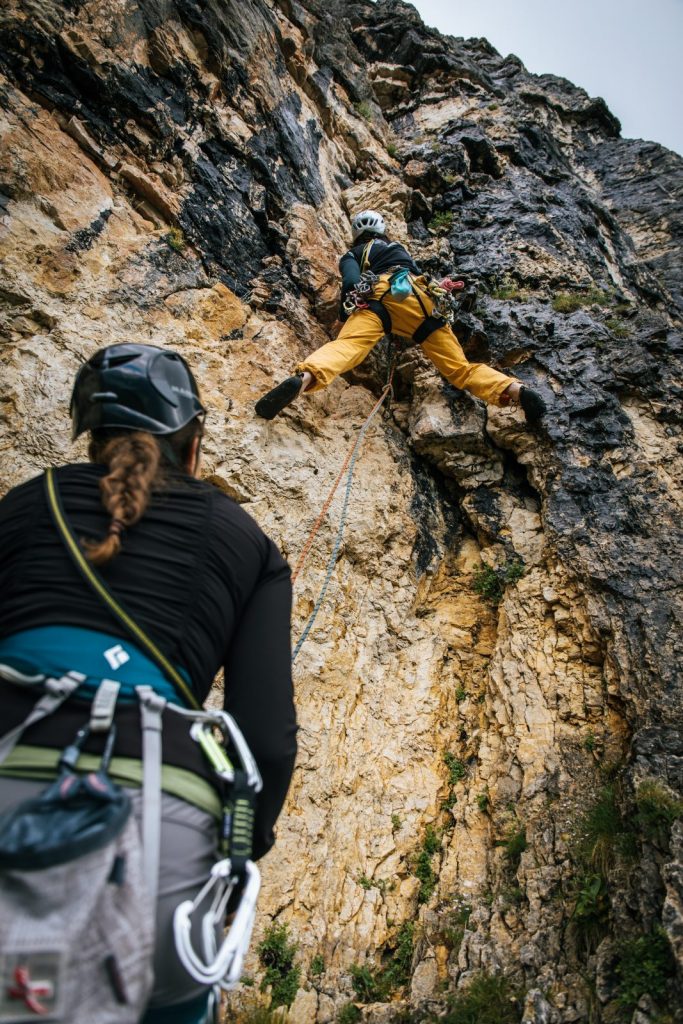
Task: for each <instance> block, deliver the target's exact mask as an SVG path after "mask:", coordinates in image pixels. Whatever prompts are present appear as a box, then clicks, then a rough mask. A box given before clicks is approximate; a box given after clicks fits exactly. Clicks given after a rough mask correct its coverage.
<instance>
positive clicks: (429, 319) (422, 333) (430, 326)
mask: <svg viewBox="0 0 683 1024" xmlns="http://www.w3.org/2000/svg"><path fill="white" fill-rule="evenodd" d="M410 283H411V284H412V286H413V295H414V296H415V298H416V299H417V301H418V302H419V303H420V309H421V310H422V313H423V315H424V320H423V321H422V323H421V324H420V325H419V327H417V328H416V330H415V331H414V332H413V341H414V342H416V343H417V344H418V345H421V344H422V342H423V341H426V340H427V338H428V337H429V336H430V335H431V334H434V331H438V330H439V328H440V327H443V326H444V325H445V324H446V323H447V321H446V318H445V317H443V316H441V315H440V314H439V313H437V314H436V316H435V315H434V314H433V313H428V312H427V310H426V307H425V304H424V302H423V301H422V299H421V298H420V292H419V289H418V288H417V285H416V284H415V282H414V280H413V279H412V277H411V279H410Z"/></svg>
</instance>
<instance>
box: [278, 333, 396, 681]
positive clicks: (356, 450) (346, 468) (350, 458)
mask: <svg viewBox="0 0 683 1024" xmlns="http://www.w3.org/2000/svg"><path fill="white" fill-rule="evenodd" d="M395 370H396V353H394V355H393V357H392V359H391V363H390V366H389V372H388V375H387V382H386V384H385V386H384V390H383V391H382V394H381V395H380V397H379V398H378V399H377V401H376V402H375V404H374V405H373V407H372V409H371V410H370V412H369V413H368V415H367V417H366V418H365V422H364V423H363V425H362V426H361V428H360V431H359V433H358V437H357V438H356V440H355V441H354V443H353V445H352V446H351V448H350V449H349V451H348V453H347V455H346V459H345V460H344V464H343V465H342V468H341V469H340V470H339V473H338V474H337V478H336V480H335V481H334V483H333V484H332V487H331V488H330V491H329V493H328V495H327V498H326V499H325V503H324V505H323V507H322V510H321V512H320V514H319V516H318V518H317V519H316V521H315V523H314V524H313V526H312V528H311V531H310V533H309V535H308V539H307V540H306V543H305V544H304V547H303V550H302V552H301V555H300V556H299V561H298V562H297V564H296V567H295V569H294V572H293V573H292V583H294V581H295V580H296V578H297V576H298V575H299V573H300V571H301V569H302V568H303V565H304V563H305V561H306V558H307V556H308V553H309V551H310V550H311V547H312V546H313V541H314V540H315V537H316V534H317V533H318V530H319V529H320V526H321V524H322V521H323V519H324V518H325V515H326V514H327V511H328V509H329V507H330V505H331V504H332V499H333V498H334V495H335V494H336V491H337V488H338V487H339V484H340V483H341V480H342V477H343V476H344V474H345V473H346V488H345V491H344V499H343V502H342V508H341V513H340V516H339V526H338V528H337V535H336V537H335V541H334V544H333V547H332V553H331V555H330V557H329V560H328V563H327V568H326V571H325V577H324V579H323V584H322V587H321V588H320V593H319V594H318V598H317V600H316V602H315V605H314V606H313V611H312V612H311V614H310V615H309V617H308V620H307V622H306V625H305V626H304V629H303V632H302V634H301V636H300V637H299V639H298V641H297V644H296V646H295V648H294V653H293V654H292V664H294V662H295V661H296V659H297V657H298V654H299V651H300V650H301V648H302V647H303V645H304V644H305V642H306V639H307V637H308V634H309V633H310V632H311V629H312V628H313V624H314V622H315V620H316V618H317V617H318V612H319V611H320V609H321V607H322V604H323V601H324V600H325V595H326V593H327V588H328V586H329V583H330V580H331V579H332V573H333V572H334V568H335V565H336V564H337V555H338V554H339V549H340V547H341V542H342V537H343V534H344V526H345V525H346V515H347V510H348V505H349V498H350V496H351V485H352V483H353V473H354V469H355V467H356V460H357V459H358V456H359V454H360V449H361V446H362V443H363V438H364V437H365V434H366V433H367V430H368V428H369V426H370V424H371V423H372V421H373V419H374V418H375V416H376V414H377V413H378V412H379V410H380V409H381V407H382V406H383V405H384V402H385V400H386V398H387V396H388V395H390V394H392V392H393V380H394V373H395Z"/></svg>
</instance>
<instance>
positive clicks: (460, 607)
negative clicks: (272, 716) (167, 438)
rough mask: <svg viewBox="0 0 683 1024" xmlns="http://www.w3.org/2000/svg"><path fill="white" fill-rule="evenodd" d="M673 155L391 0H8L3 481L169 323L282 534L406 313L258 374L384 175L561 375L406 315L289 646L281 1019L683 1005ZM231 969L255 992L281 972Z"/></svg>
mask: <svg viewBox="0 0 683 1024" xmlns="http://www.w3.org/2000/svg"><path fill="white" fill-rule="evenodd" d="M682 169H683V164H682V161H681V159H680V158H679V157H678V156H676V155H675V154H673V153H670V152H668V151H666V150H664V149H662V148H661V147H660V146H657V145H654V144H647V143H641V142H628V141H624V140H622V139H620V137H619V125H618V122H617V121H616V120H615V118H614V117H613V116H612V115H611V114H610V112H609V111H608V110H607V108H606V107H605V104H604V103H603V101H602V100H595V99H591V98H589V97H588V96H587V95H586V94H585V93H584V92H583V91H582V90H580V89H577V88H575V87H574V86H573V85H571V84H570V83H569V82H567V81H565V80H563V79H559V78H554V77H552V76H542V77H537V76H533V75H530V74H529V73H527V72H526V71H525V69H524V67H523V66H522V65H521V63H520V61H519V60H518V59H517V58H515V57H512V56H510V57H507V58H502V57H501V56H500V55H499V54H498V53H497V52H496V51H495V50H493V49H492V47H491V46H490V45H489V44H488V43H487V42H486V41H485V40H469V41H467V42H465V41H463V40H459V39H452V38H444V37H442V36H440V35H439V34H438V33H437V32H435V31H433V30H429V29H427V28H425V27H424V25H423V24H422V23H421V21H420V19H419V17H418V15H417V13H416V12H415V10H414V9H413V8H412V7H410V6H409V5H407V4H403V3H400V2H398V0H380V2H379V3H377V4H375V3H370V2H369V0H366V2H359V3H353V2H345V3H340V2H336V3H323V2H322V0H305V2H304V3H301V4H300V3H297V2H295V0H244V2H242V3H240V4H237V3H228V2H225V0H207V2H206V3H203V4H198V3H196V2H194V0H137V2H134V0H122V2H120V3H116V4H112V3H110V2H109V3H105V2H103V0H69V2H68V3H66V2H57V0H21V2H20V0H5V2H4V3H3V5H2V12H0V258H1V264H0V317H1V319H0V324H1V327H2V337H3V344H4V357H3V385H2V393H1V398H2V407H3V419H4V424H5V435H4V436H5V440H4V443H3V451H4V458H3V469H2V487H3V489H6V488H7V487H9V486H11V485H14V484H16V483H18V482H19V481H21V480H22V479H25V478H27V477H29V476H31V475H33V474H35V473H36V472H38V471H40V470H41V469H42V468H43V467H44V466H45V465H46V464H48V463H51V462H57V461H61V460H67V459H73V458H74V457H75V456H74V453H73V451H72V450H71V449H70V448H69V445H68V440H67V439H68V425H67V399H68V394H69V387H70V383H71V380H72V378H73V376H74V373H75V371H76V369H77V367H78V365H79V364H80V362H81V361H82V360H83V358H84V357H86V356H87V355H88V354H89V353H91V352H92V351H93V350H94V349H95V348H97V347H100V346H102V345H104V344H107V343H110V342H113V341H124V340H128V339H130V338H131V337H134V338H136V339H139V340H144V341H149V342H152V343H156V344H164V345H168V346H171V347H173V348H177V349H179V350H180V351H182V352H183V353H184V355H185V356H186V357H187V358H188V360H189V361H190V362H191V364H192V365H193V367H194V369H195V371H196V373H197V376H198V377H199V380H200V382H201V385H202V388H203V391H204V395H205V398H206V401H207V404H208V405H209V406H210V409H211V415H210V420H209V437H208V441H207V445H206V450H207V461H206V473H207V475H208V477H209V478H210V479H212V480H213V482H214V483H215V484H216V485H217V486H219V487H221V488H223V489H224V490H225V491H226V492H227V493H228V494H230V495H231V496H232V497H234V498H235V499H236V500H237V501H239V502H242V503H244V505H245V506H246V508H247V509H248V510H249V511H250V512H251V513H252V514H253V515H254V516H255V517H256V518H257V520H258V521H259V522H260V523H261V524H262V525H263V526H264V528H265V529H267V530H268V531H269V532H270V533H271V534H272V535H273V536H274V538H275V539H276V540H277V541H278V542H279V543H280V545H281V546H282V549H283V551H284V552H285V554H286V555H287V556H288V557H289V558H290V560H291V561H292V562H293V563H294V562H295V561H296V559H297V557H298V554H299V552H300V551H301V550H302V548H303V545H304V542H305V539H306V536H307V534H308V531H309V528H310V526H311V524H312V522H313V520H314V519H315V517H316V515H317V513H318V511H319V509H320V508H321V506H322V504H323V501H324V499H325V496H326V494H327V491H328V489H329V487H330V486H331V484H332V481H333V480H334V479H335V477H336V475H337V472H338V470H339V468H340V466H341V463H342V462H343V458H344V454H345V452H346V451H347V449H348V448H349V446H350V445H352V444H353V442H354V440H355V438H356V435H357V431H358V430H359V428H360V426H361V424H362V423H363V421H364V419H365V417H366V415H367V414H368V413H369V411H370V409H371V408H372V406H373V404H374V402H375V400H376V397H377V395H378V394H379V393H380V391H381V389H382V387H383V384H384V381H385V379H386V372H387V365H388V363H389V360H390V352H389V350H388V347H387V343H383V344H382V345H381V346H380V347H379V348H378V349H377V350H376V352H375V353H373V355H372V356H371V357H370V358H369V359H368V360H367V361H366V363H365V364H364V365H363V366H361V367H359V368H358V370H357V371H356V372H355V374H353V375H350V376H349V378H348V379H347V380H345V381H342V380H338V381H336V382H335V383H334V384H333V386H332V387H331V388H330V389H329V391H327V392H324V393H320V394H316V395H315V396H312V397H311V398H310V399H308V400H305V401H300V402H299V403H298V404H297V405H296V406H294V407H292V409H291V410H288V411H287V412H286V413H285V414H284V415H283V416H282V417H280V418H279V419H277V420H275V421H273V422H272V423H270V424H266V423H264V422H263V421H260V420H257V419H255V418H254V416H253V412H252V407H253V402H254V401H255V399H256V398H257V397H258V396H259V395H260V394H261V393H262V392H263V391H264V390H266V389H267V388H268V387H269V386H271V385H272V383H273V382H274V381H275V380H277V379H278V378H280V377H281V376H282V375H284V374H286V373H287V372H288V371H289V369H290V367H291V366H292V365H293V364H294V363H295V362H296V361H297V360H299V359H300V358H301V357H302V356H303V355H304V354H305V353H306V352H308V351H310V350H311V349H312V348H314V347H317V346H318V345H319V344H320V343H322V342H324V341H326V340H327V339H328V336H330V335H331V330H332V325H333V322H334V319H335V316H336V308H337V286H338V285H337V271H336V261H337V258H338V256H339V254H340V253H341V252H342V251H343V250H344V249H345V248H346V245H347V242H348V239H347V230H348V227H347V225H348V214H349V213H350V212H353V211H355V210H357V209H358V208H359V207H361V206H373V207H380V208H381V209H382V210H383V211H385V214H386V217H387V220H388V223H389V226H390V231H391V233H392V234H393V236H395V237H396V238H398V239H400V240H403V241H405V242H406V243H408V244H409V245H410V247H411V249H412V251H413V252H414V253H415V255H416V257H417V258H418V259H419V260H420V261H421V263H422V265H423V266H424V267H425V268H426V269H428V270H430V271H432V272H434V273H437V272H446V271H452V272H454V273H456V274H459V275H462V276H463V277H465V279H466V281H467V284H468V289H469V293H470V301H469V302H468V303H465V304H463V307H462V308H461V311H460V313H459V314H458V322H457V333H458V334H459V337H460V338H461V341H462V342H463V344H465V347H466V349H467V352H468V354H469V355H470V358H472V359H475V358H476V359H482V360H485V361H488V362H492V363H493V364H495V365H496V366H499V367H501V368H506V369H507V371H508V372H511V373H514V374H516V375H518V376H519V377H520V379H522V380H523V381H526V382H529V383H532V384H533V386H534V387H536V388H537V389H538V390H539V391H541V392H542V393H543V394H544V396H545V397H546V399H547V400H548V402H549V404H550V406H551V411H550V414H549V415H548V417H547V419H546V421H545V423H546V426H545V428H544V429H542V430H541V431H539V432H536V433H532V432H530V431H529V430H528V429H526V427H525V425H524V423H523V421H522V418H521V416H520V414H519V413H515V412H512V411H504V410H497V409H488V410H487V409H486V408H484V406H482V404H481V403H480V402H478V401H476V400H474V399H472V398H470V397H469V396H468V395H466V394H463V393H459V392H456V391H455V390H454V389H452V388H451V387H449V386H448V385H446V383H445V382H444V381H443V380H442V379H441V378H440V377H439V376H438V374H437V373H436V371H435V370H434V369H433V367H432V366H431V364H430V363H429V362H428V361H426V359H425V358H424V356H423V355H422V354H421V353H420V351H419V350H417V349H415V348H408V349H405V350H402V351H401V353H400V355H399V358H398V368H397V371H396V377H395V386H394V392H393V396H392V398H391V401H390V402H389V403H388V405H387V408H386V410H385V411H384V412H383V414H382V416H381V417H380V418H377V419H376V420H375V421H374V424H373V426H372V427H371V428H370V429H369V431H368V434H367V437H366V440H365V443H364V448H363V450H362V455H361V456H360V458H359V460H358V462H357V465H356V471H355V478H354V485H353V488H352V491H351V497H350V501H349V506H348V523H347V526H346V530H345V533H344V539H343V544H342V547H341V550H340V553H339V557H338V561H337V565H336V570H335V574H334V576H333V580H332V583H331V586H330V589H329V590H328V592H327V597H326V600H325V602H324V604H323V607H322V609H321V612H320V614H319V616H318V618H317V620H316V623H315V625H314V628H313V630H312V632H311V634H310V636H309V638H308V640H307V642H306V644H305V646H304V647H303V648H302V650H301V654H300V656H299V657H298V660H297V662H296V666H295V679H296V690H297V699H298V706H299V715H300V722H301V734H300V750H301V752H300V757H299V762H298V768H297V771H296V775H295V779H294V783H293V786H292V790H291V794H290V798H289V802H288V805H287V810H286V813H285V814H284V816H283V818H282V819H281V822H280V826H279V840H278V844H277V846H276V848H275V851H274V852H273V853H271V854H270V855H269V857H268V858H267V860H266V862H265V863H264V877H265V892H264V896H263V899H262V911H263V913H262V915H261V921H260V924H259V929H260V931H259V937H261V936H263V934H264V933H265V931H266V929H267V927H268V925H269V923H270V922H272V921H277V922H278V923H286V924H287V925H288V928H289V935H290V938H291V939H293V940H295V941H296V942H297V943H298V950H297V953H296V957H295V960H296V963H297V964H298V965H299V967H300V979H299V988H298V992H297V994H296V998H295V999H294V1002H293V1005H292V1008H291V1010H290V1019H291V1020H292V1021H297V1022H302V1024H304V1022H314V1021H319V1022H321V1024H322V1022H328V1021H332V1020H334V1019H336V1016H337V1015H338V1014H339V1012H340V1010H341V1008H342V1007H344V1006H345V1004H347V1003H349V1002H350V1001H354V1002H355V1003H357V1004H358V1007H359V1008H362V1009H360V1012H361V1013H362V1015H363V1019H366V1020H369V1021H370V1020H372V1021H390V1020H392V1019H399V1016H397V1015H401V1014H402V1016H400V1019H401V1020H408V1019H415V1020H419V1019H424V1018H425V1016H428V1015H429V1014H430V1013H431V1014H435V1013H438V1012H440V1011H441V1010H442V1009H443V1008H444V1007H445V1006H446V1005H447V1000H448V999H449V998H450V999H451V1001H452V1000H455V1006H456V1007H457V1006H458V1005H460V1006H462V1005H463V1003H462V1001H463V1000H466V999H469V1000H470V1002H471V1004H472V1005H474V1004H473V1003H472V1001H473V1000H475V999H476V998H480V999H484V1001H485V1003H486V1005H487V1006H488V1008H489V1011H490V1012H493V1010H492V1009H491V1008H492V1007H494V1006H495V1005H498V1004H496V1002H495V1001H496V999H497V1000H499V1001H500V1006H501V1007H502V1009H501V1010H500V1013H499V1015H498V1017H496V1018H495V1019H499V1020H500V1021H501V1022H503V1021H507V1020H510V1021H513V1020H514V1021H520V1020H523V1021H524V1022H525V1024H532V1022H535V1024H541V1022H549V1024H565V1022H566V1024H569V1022H573V1021H589V1020H591V1021H605V1022H608V1021H616V1020H622V1019H624V1020H626V1019H631V1017H632V1019H633V1021H638V1022H639V1024H646V1022H650V1024H654V1022H655V1021H656V1020H659V1021H664V1020H669V1021H670V1020H676V1021H680V1020H681V1019H683V1018H682V1017H681V1012H680V1009H677V1008H678V1007H680V1006H681V1005H683V992H682V989H681V974H680V970H681V964H682V963H683V959H682V950H683V866H682V860H681V831H680V825H674V822H675V819H676V818H678V817H680V815H681V811H682V810H683V804H682V802H681V800H682V797H681V793H682V791H683V730H682V726H681V722H682V717H681V711H682V708H683V700H682V695H681V691H682V685H681V679H682V676H683V673H682V670H681V662H682V659H681V644H682V641H681V628H680V627H681V602H680V588H681V561H682V556H683V545H682V544H681V529H680V523H681V504H682V489H681V458H680V452H681V412H680V409H681V385H680V354H681V350H682V348H683V343H682V339H681V332H680V326H681V320H680V317H681V313H682V311H683V309H682V307H683V294H682V293H681V277H680V256H681V245H680V242H681V233H682V227H681V225H682V218H681V178H682V175H681V172H682ZM475 294H476V304H474V306H473V298H474V296H475ZM465 306H468V307H469V308H468V309H467V311H466V310H465ZM78 455H82V449H78V450H77V456H78ZM340 502H341V498H340V497H339V498H337V499H336V502H335V504H334V505H333V506H332V509H331V512H330V515H329V517H328V518H327V519H326V521H325V524H324V526H323V528H322V530H321V532H320V534H319V536H318V539H317V542H316V545H315V547H314V549H313V551H312V553H311V555H310V556H309V559H308V561H307V563H306V565H305V567H304V569H303V570H302V573H301V575H300V576H299V577H298V579H297V583H296V589H295V597H296V605H295V620H294V636H295V638H296V637H298V635H299V634H300V632H301V629H302V628H303V625H304V623H305V622H306V620H307V618H308V616H309V614H310V612H311V609H312V607H313V604H314V602H315V600H316V598H317V596H318V593H319V590H320V586H321V584H322V579H323V575H324V572H325V566H326V563H327V560H328V558H329V554H330V551H331V549H332V545H333V542H334V537H335V534H336V530H337V522H338V516H339V510H340ZM672 826H673V829H672ZM676 963H677V964H678V966H676ZM250 971H251V973H252V974H253V975H254V976H255V978H256V980H257V982H258V981H260V979H261V978H262V977H263V974H262V964H261V963H260V962H259V959H258V956H257V955H256V952H254V953H253V954H252V957H251V962H250ZM289 980H290V981H291V980H292V979H291V977H290V978H289ZM487 986H488V987H487ZM293 987H294V988H296V979H295V984H294V986H293ZM468 992H469V995H467V993H468ZM477 992H479V993H480V995H479V996H477ZM481 993H485V995H484V996H482V995H481ZM292 995H293V993H292ZM232 999H233V1003H232V1011H233V1013H234V1014H236V1015H237V1017H236V1018H235V1019H239V1015H240V1014H242V1015H243V1016H244V1017H245V1019H246V1016H248V1013H249V1012H250V1011H249V1008H250V1007H253V1006H255V1005H257V1004H259V1003H261V1004H263V1005H266V1006H267V1005H268V1003H269V999H270V996H269V994H268V992H263V993H261V992H260V991H259V986H258V984H257V985H256V986H251V987H248V986H247V987H245V988H243V989H242V990H241V991H240V992H239V993H237V994H236V995H235V996H234V997H232ZM277 1001H278V1000H277V997H276V998H275V999H274V1002H277ZM458 1001H460V1002H458ZM468 1005H470V1004H468ZM482 1005H484V1004H483V1003H482ZM341 1012H342V1017H341V1019H342V1020H343V1019H346V1020H347V1021H348V1020H352V1019H356V1018H357V1015H354V1010H353V1009H352V1008H348V1009H344V1010H341ZM454 1012H455V1011H454ZM411 1014H413V1015H414V1017H413V1018H411V1017H410V1015H411ZM667 1014H668V1016H667ZM231 1019H232V1018H231ZM453 1019H456V1018H455V1017H454V1018H453ZM457 1019H458V1020H460V1019H461V1018H460V1017H458V1018H457ZM463 1019H464V1018H463ZM467 1019H475V1018H474V1017H469V1018H467ZM482 1019H483V1018H482ZM486 1019H491V1020H493V1019H494V1017H487V1018H486Z"/></svg>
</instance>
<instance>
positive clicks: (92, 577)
mask: <svg viewBox="0 0 683 1024" xmlns="http://www.w3.org/2000/svg"><path fill="white" fill-rule="evenodd" d="M45 494H46V497H47V503H48V507H49V509H50V512H51V514H52V519H53V522H54V524H55V526H56V527H57V531H58V533H59V535H60V537H61V539H62V541H63V543H64V546H65V548H66V550H67V552H68V554H69V556H70V558H71V560H72V562H73V563H74V565H75V566H76V568H77V569H78V571H79V572H80V574H81V576H83V578H84V579H85V581H86V583H87V584H88V585H89V586H90V587H91V588H92V589H93V590H94V591H95V593H96V594H97V596H98V597H99V598H100V600H101V601H102V602H103V603H104V604H105V605H106V606H107V608H108V609H109V611H110V612H111V613H112V614H113V615H114V617H115V618H116V619H118V621H119V622H120V623H121V625H122V626H123V627H124V628H125V629H126V632H127V633H129V635H130V636H131V637H132V638H133V639H134V640H135V642H136V643H137V644H138V645H139V646H140V647H141V648H142V650H143V651H145V652H146V654H148V655H149V657H150V658H151V660H152V661H153V662H154V663H155V665H158V667H159V668H160V669H161V671H162V672H163V673H164V675H165V676H166V678H167V679H169V680H170V681H171V682H172V683H173V685H174V686H175V688H176V689H177V690H178V692H179V693H180V694H181V695H182V696H183V697H184V699H185V700H186V701H187V702H188V704H189V705H190V707H192V708H198V707H199V706H200V705H199V702H198V701H197V698H196V697H195V696H194V694H193V693H192V690H191V689H190V687H189V686H188V685H187V683H186V682H185V680H184V679H183V677H182V676H181V674H180V672H178V670H177V669H176V668H175V666H174V665H173V664H172V663H171V662H170V661H169V660H168V658H167V657H166V655H165V654H163V653H162V652H161V651H160V650H159V648H158V647H157V645H156V644H155V643H154V641H153V640H152V639H151V637H149V636H148V635H147V633H145V631H144V629H142V627H141V626H139V625H138V624H137V622H136V621H135V619H133V618H132V617H131V616H130V615H129V614H128V612H127V611H126V610H125V608H124V607H123V606H122V605H121V604H120V603H119V602H118V601H117V600H116V598H115V597H114V595H113V594H112V593H111V591H110V590H109V588H108V587H107V584H106V583H105V582H104V580H103V579H102V577H101V576H100V574H99V573H98V572H96V570H95V569H94V568H93V566H92V565H90V563H89V562H88V561H87V559H86V558H85V556H84V554H83V552H82V551H81V549H80V546H79V544H78V541H77V540H76V538H75V537H74V535H73V532H72V530H71V527H70V526H69V524H68V522H67V520H66V517H65V515H64V509H63V508H62V503H61V501H60V497H59V489H58V487H57V479H56V477H55V473H54V470H53V468H52V467H50V468H49V469H47V470H46V471H45Z"/></svg>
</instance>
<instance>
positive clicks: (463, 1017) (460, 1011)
mask: <svg viewBox="0 0 683 1024" xmlns="http://www.w3.org/2000/svg"><path fill="white" fill-rule="evenodd" d="M521 1017H522V1005H521V999H520V992H519V991H518V990H517V989H516V988H515V987H514V986H513V985H512V984H511V983H510V981H509V980H508V979H507V978H505V977H504V976H503V975H502V974H486V973H482V974H478V975H477V976H476V977H475V978H473V979H472V981H471V982H470V984H469V985H468V987H467V988H466V989H464V990H463V991H462V992H458V994H457V995H456V996H455V997H453V998H452V1000H451V1002H450V1006H449V1009H448V1012H447V1013H446V1015H445V1017H441V1018H439V1019H440V1021H441V1024H519V1021H520V1020H521Z"/></svg>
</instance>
